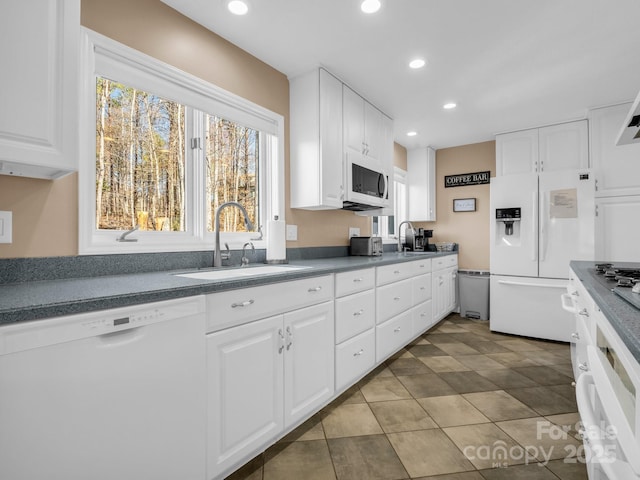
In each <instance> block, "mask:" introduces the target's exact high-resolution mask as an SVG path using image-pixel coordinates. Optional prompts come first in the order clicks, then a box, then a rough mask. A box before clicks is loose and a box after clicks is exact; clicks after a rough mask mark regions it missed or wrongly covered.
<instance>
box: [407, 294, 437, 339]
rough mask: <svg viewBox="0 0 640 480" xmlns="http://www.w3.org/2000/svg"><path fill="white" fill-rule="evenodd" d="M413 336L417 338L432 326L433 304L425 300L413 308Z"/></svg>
mask: <svg viewBox="0 0 640 480" xmlns="http://www.w3.org/2000/svg"><path fill="white" fill-rule="evenodd" d="M412 315H413V336H417V335H420V334H422V333H423V332H424V331H426V330H427V329H428V328H429V327H430V326H431V325H433V302H432V301H431V300H427V301H426V302H424V303H421V304H420V305H418V306H416V307H413V309H412Z"/></svg>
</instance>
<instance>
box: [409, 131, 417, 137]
mask: <svg viewBox="0 0 640 480" xmlns="http://www.w3.org/2000/svg"><path fill="white" fill-rule="evenodd" d="M417 134H418V132H414V131H411V132H407V137H415V136H416V135H417Z"/></svg>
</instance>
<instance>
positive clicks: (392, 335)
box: [376, 310, 413, 362]
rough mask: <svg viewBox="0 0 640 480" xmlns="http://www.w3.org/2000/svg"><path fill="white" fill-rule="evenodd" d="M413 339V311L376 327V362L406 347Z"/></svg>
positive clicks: (408, 311)
mask: <svg viewBox="0 0 640 480" xmlns="http://www.w3.org/2000/svg"><path fill="white" fill-rule="evenodd" d="M412 338H413V311H412V310H407V311H406V312H403V313H401V314H400V315H398V316H396V317H393V318H392V319H391V320H387V321H386V322H384V323H382V324H380V325H378V326H377V327H376V362H381V361H383V360H384V359H386V358H387V357H388V356H389V355H391V354H392V353H393V352H396V351H397V350H399V349H400V348H402V347H404V346H405V345H406V344H407V342H408V341H409V340H411V339H412Z"/></svg>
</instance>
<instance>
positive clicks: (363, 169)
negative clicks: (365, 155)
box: [342, 155, 389, 211]
mask: <svg viewBox="0 0 640 480" xmlns="http://www.w3.org/2000/svg"><path fill="white" fill-rule="evenodd" d="M345 168H346V172H345V173H346V175H345V178H346V182H345V183H346V188H345V195H344V199H343V203H342V208H343V209H345V210H354V211H364V210H373V209H376V208H383V207H387V206H388V205H389V175H388V173H387V172H385V171H383V169H381V168H376V167H375V166H371V165H364V162H362V161H355V160H352V159H350V158H349V155H347V161H346V165H345Z"/></svg>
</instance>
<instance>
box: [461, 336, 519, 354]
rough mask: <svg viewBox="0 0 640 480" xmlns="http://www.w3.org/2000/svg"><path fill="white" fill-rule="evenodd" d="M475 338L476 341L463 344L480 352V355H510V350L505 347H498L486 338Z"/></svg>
mask: <svg viewBox="0 0 640 480" xmlns="http://www.w3.org/2000/svg"><path fill="white" fill-rule="evenodd" d="M474 335H475V334H474ZM476 337H478V338H477V339H476V340H474V341H470V342H468V341H465V342H464V343H466V344H467V345H469V346H470V347H471V348H473V349H475V350H477V351H478V352H480V353H482V354H487V353H510V352H511V350H509V349H508V348H507V347H503V346H502V345H498V344H497V343H496V342H494V341H491V340H489V339H488V338H482V337H481V336H479V335H476Z"/></svg>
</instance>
